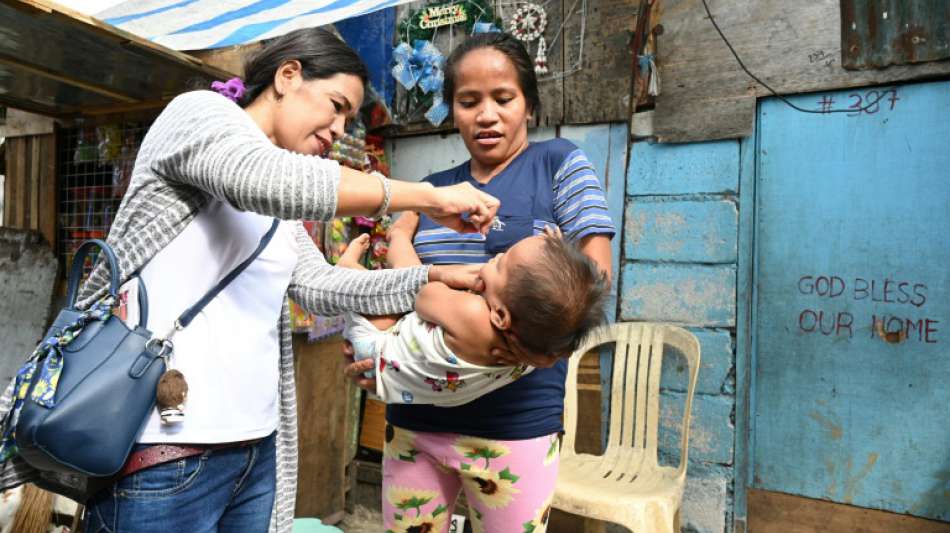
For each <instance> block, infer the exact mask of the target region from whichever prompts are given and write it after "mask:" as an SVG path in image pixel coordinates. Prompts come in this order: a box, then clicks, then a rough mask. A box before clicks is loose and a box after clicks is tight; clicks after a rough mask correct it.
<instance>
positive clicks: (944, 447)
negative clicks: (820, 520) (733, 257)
mask: <svg viewBox="0 0 950 533" xmlns="http://www.w3.org/2000/svg"><path fill="white" fill-rule="evenodd" d="M793 100H794V101H795V103H796V104H797V105H799V106H802V107H806V108H811V109H824V110H828V109H832V108H839V107H848V106H852V107H853V108H854V109H856V110H857V111H855V112H854V113H849V114H845V113H837V114H835V113H831V114H816V115H812V114H805V113H799V112H797V111H794V110H792V109H790V108H788V107H787V106H785V105H784V104H782V103H781V102H779V101H776V100H774V99H773V100H768V101H764V102H762V104H761V106H760V108H759V117H758V125H757V135H758V146H757V152H756V159H757V161H756V173H757V174H756V191H755V195H756V211H755V263H754V265H755V266H754V269H755V270H754V273H753V276H754V280H755V300H754V308H753V326H752V331H753V335H754V338H753V346H754V353H753V358H754V359H753V378H752V380H753V384H752V397H751V407H752V417H753V420H752V429H751V431H752V435H751V449H752V474H753V476H752V477H753V479H752V486H753V487H755V488H760V489H766V490H773V491H779V492H785V493H790V494H796V495H801V496H805V497H810V498H819V499H824V500H830V501H835V502H840V503H847V504H853V505H857V506H861V507H869V508H876V509H884V510H890V511H894V512H898V513H908V514H912V515H916V516H921V517H929V518H935V519H940V520H950V83H946V82H939V83H926V84H918V85H911V86H900V87H891V88H876V89H861V90H852V91H843V92H834V93H825V94H816V95H805V96H800V97H796V98H794V99H793ZM873 102H876V103H873ZM868 104H872V105H871V106H870V107H868V108H867V109H865V110H860V108H861V107H863V106H866V105H868Z"/></svg>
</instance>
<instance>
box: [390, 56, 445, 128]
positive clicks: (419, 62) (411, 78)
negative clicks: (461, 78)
mask: <svg viewBox="0 0 950 533" xmlns="http://www.w3.org/2000/svg"><path fill="white" fill-rule="evenodd" d="M393 60H394V61H395V65H393V70H392V74H393V77H394V78H396V81H398V82H399V84H400V85H402V86H403V87H405V88H406V90H407V91H408V90H412V89H413V88H414V87H417V86H418V87H419V89H420V90H422V92H423V93H425V94H432V95H433V96H432V107H430V108H429V110H428V111H426V113H425V117H426V119H427V120H428V121H429V122H430V123H431V124H432V125H433V126H438V125H439V124H441V123H442V122H443V121H445V119H446V117H448V115H449V106H448V105H446V104H445V102H444V101H443V100H442V84H443V82H444V81H445V78H444V74H443V71H442V69H443V66H444V65H445V57H443V56H442V53H441V52H439V49H438V48H436V47H435V45H433V44H432V42H431V41H424V40H418V41H416V42H415V43H414V45H413V46H411V47H410V46H409V45H408V44H406V43H399V46H397V47H396V48H395V49H393Z"/></svg>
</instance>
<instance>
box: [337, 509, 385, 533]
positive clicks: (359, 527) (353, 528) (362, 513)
mask: <svg viewBox="0 0 950 533" xmlns="http://www.w3.org/2000/svg"><path fill="white" fill-rule="evenodd" d="M336 527H338V528H340V529H342V530H343V531H345V532H346V533H380V532H381V531H383V515H382V513H380V512H378V511H376V510H371V509H367V508H366V507H363V506H362V505H357V506H356V507H355V508H354V509H353V512H352V513H347V515H346V517H345V518H344V519H343V521H342V522H340V523H339V524H337V525H336Z"/></svg>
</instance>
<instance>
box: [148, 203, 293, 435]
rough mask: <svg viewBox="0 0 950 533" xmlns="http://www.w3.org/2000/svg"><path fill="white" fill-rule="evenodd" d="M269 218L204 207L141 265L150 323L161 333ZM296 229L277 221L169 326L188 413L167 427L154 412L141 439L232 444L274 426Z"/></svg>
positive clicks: (258, 233) (241, 251) (218, 206)
mask: <svg viewBox="0 0 950 533" xmlns="http://www.w3.org/2000/svg"><path fill="white" fill-rule="evenodd" d="M272 222H273V219H272V218H270V217H266V216H262V215H258V214H255V213H249V212H245V211H238V210H237V209H235V208H233V207H231V206H230V205H228V204H226V203H224V202H220V201H217V200H212V201H210V202H209V203H208V205H206V206H205V207H203V208H202V209H201V212H200V213H199V214H198V215H197V216H196V217H195V219H194V220H193V221H192V222H191V223H190V224H189V225H188V227H186V228H185V230H184V231H182V232H181V233H180V234H179V235H178V236H177V237H176V238H175V239H174V240H173V241H172V242H171V243H170V244H169V245H168V246H166V247H165V248H164V249H163V250H162V251H160V252H159V253H158V254H157V255H156V256H155V257H154V258H153V259H152V260H151V262H149V263H148V265H146V266H145V268H144V269H143V271H142V274H141V277H142V281H143V282H144V284H145V288H146V290H147V293H148V304H149V307H148V312H149V314H148V329H149V330H150V331H151V332H152V333H154V334H155V335H157V336H162V335H165V333H166V332H168V331H169V329H171V327H172V325H173V324H174V322H175V319H177V318H178V317H179V316H180V315H181V314H182V313H183V312H184V311H185V309H187V308H188V307H190V306H192V305H194V304H195V302H197V301H198V299H199V298H201V297H202V296H203V295H204V294H205V293H206V292H207V291H208V290H209V289H211V287H213V286H214V285H215V284H217V283H218V281H219V280H220V279H221V278H223V277H224V276H225V275H227V273H228V272H230V271H231V270H232V269H234V267H235V266H237V265H238V264H239V263H241V262H242V261H244V260H245V259H247V257H248V256H250V255H251V253H253V251H254V250H255V249H256V248H257V245H258V243H259V242H260V239H261V237H262V236H263V235H264V234H265V233H267V230H268V229H269V228H270V226H271V223H272ZM293 233H294V227H293V223H291V222H281V223H280V225H279V226H278V229H277V231H276V232H275V234H274V237H273V239H272V240H271V242H270V244H269V245H268V246H267V248H265V249H264V251H263V252H262V253H261V255H260V256H258V258H257V259H256V260H255V261H254V262H253V263H251V264H250V265H249V266H248V267H247V269H245V270H244V272H242V273H241V274H240V275H239V276H238V277H237V278H236V279H234V281H232V282H231V284H230V285H228V286H227V287H226V288H225V289H224V290H223V291H221V293H219V294H218V296H217V297H216V298H215V299H214V300H212V301H211V303H209V304H208V305H207V307H205V308H204V310H203V311H202V312H201V313H199V314H198V316H196V317H195V319H194V320H193V321H192V322H191V324H190V325H189V326H188V327H186V328H185V329H183V330H182V331H179V332H177V333H175V335H174V337H173V338H172V342H173V343H174V346H175V350H174V355H173V356H172V359H171V367H172V368H176V369H178V370H180V371H181V372H182V373H183V374H184V376H185V380H186V381H187V383H188V396H187V400H186V402H185V409H184V412H185V419H184V421H182V422H180V423H177V424H171V425H165V424H162V423H161V419H160V418H159V416H158V410H157V409H155V410H153V412H152V414H151V416H150V418H149V420H148V423H147V425H146V427H145V430H144V432H143V433H142V436H141V437H140V438H139V442H142V443H163V442H164V443H219V442H234V441H242V440H249V439H255V438H259V437H265V436H267V435H269V434H270V433H271V432H273V431H274V430H275V429H276V428H277V422H278V387H279V378H280V371H279V361H280V337H279V331H278V330H279V323H280V314H281V308H282V305H283V301H284V298H285V295H286V293H287V287H288V285H289V284H290V277H291V274H292V273H293V269H294V267H295V266H296V263H297V244H296V241H295V240H294V235H293ZM135 311H137V310H135ZM130 315H132V313H130ZM134 315H135V316H137V315H138V313H137V312H135V313H134Z"/></svg>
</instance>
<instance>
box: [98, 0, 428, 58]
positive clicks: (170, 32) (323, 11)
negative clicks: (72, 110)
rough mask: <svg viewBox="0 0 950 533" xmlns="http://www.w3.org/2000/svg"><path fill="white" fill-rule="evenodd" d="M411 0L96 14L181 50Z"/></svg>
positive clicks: (140, 8) (156, 3)
mask: <svg viewBox="0 0 950 533" xmlns="http://www.w3.org/2000/svg"><path fill="white" fill-rule="evenodd" d="M409 1H410V0H316V1H314V0H129V1H127V2H123V3H121V4H119V5H116V6H113V7H111V8H109V9H107V10H105V11H103V12H101V13H97V14H96V18H99V19H101V20H103V21H104V22H106V23H108V24H112V25H113V26H117V27H119V28H121V29H123V30H125V31H128V32H131V33H134V34H136V35H138V36H141V37H144V38H146V39H150V40H152V41H154V42H156V43H158V44H161V45H164V46H167V47H169V48H172V49H175V50H203V49H208V48H222V47H225V46H234V45H239V44H245V43H251V42H255V41H259V40H262V39H267V38H271V37H277V36H280V35H283V34H285V33H288V32H291V31H293V30H296V29H298V28H309V27H314V26H323V25H326V24H332V23H334V22H337V21H339V20H343V19H346V18H351V17H356V16H359V15H364V14H367V13H371V12H373V11H377V10H380V9H384V8H387V7H392V6H396V5H399V4H404V3H406V2H409Z"/></svg>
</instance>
